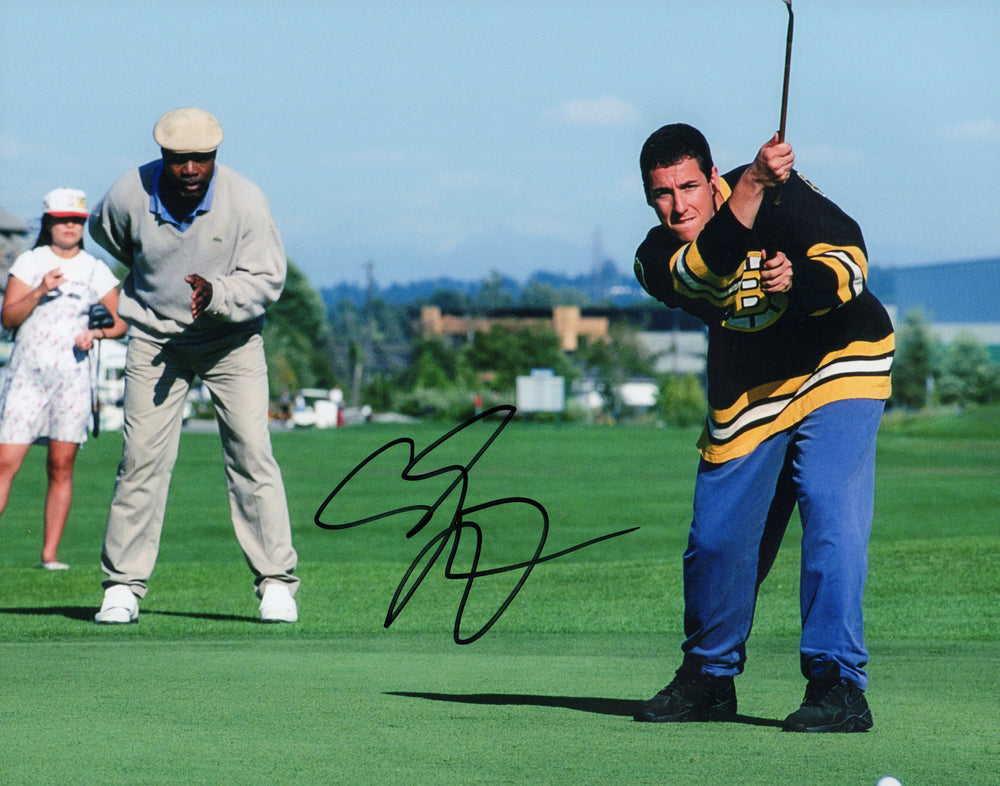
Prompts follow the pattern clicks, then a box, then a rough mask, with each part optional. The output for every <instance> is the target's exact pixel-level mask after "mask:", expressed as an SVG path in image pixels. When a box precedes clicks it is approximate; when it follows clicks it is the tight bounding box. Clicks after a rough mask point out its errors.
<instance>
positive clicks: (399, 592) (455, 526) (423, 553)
mask: <svg viewBox="0 0 1000 786" xmlns="http://www.w3.org/2000/svg"><path fill="white" fill-rule="evenodd" d="M515 412H516V408H515V407H514V406H513V405H510V404H504V405H501V406H497V407H493V408H492V409H488V410H485V411H484V412H482V413H481V414H479V415H476V416H475V417H473V418H471V419H470V420H467V421H466V422H465V423H463V424H461V425H460V426H458V427H456V428H454V429H452V430H451V431H449V432H448V433H447V434H445V435H444V436H443V437H441V438H439V439H438V440H436V441H435V442H433V443H431V445H429V446H428V447H427V448H425V449H424V450H422V451H420V452H419V453H414V450H415V448H416V446H415V444H414V442H413V440H412V439H410V438H408V437H402V438H400V439H396V440H393V441H391V442H389V443H387V444H385V445H383V446H382V447H381V448H379V449H378V450H376V451H375V452H374V453H372V454H371V455H370V456H368V458H366V459H365V460H364V461H362V462H361V463H360V464H358V465H357V466H356V467H355V468H354V469H353V470H351V472H350V473H348V475H347V476H346V477H345V478H344V479H343V480H342V481H340V483H339V484H338V485H337V487H336V488H335V489H334V490H333V491H332V492H330V495H329V496H328V497H327V498H326V499H325V500H324V501H323V504H322V505H320V506H319V509H318V510H317V511H316V515H315V517H314V519H313V520H314V521H315V522H316V525H317V526H319V527H322V528H323V529H331V530H336V529H349V528H351V527H358V526H361V525H362V524H368V523H371V522H373V521H378V520H380V519H384V518H388V517H390V516H395V515H397V514H400V513H408V512H411V511H423V515H422V516H421V518H420V520H419V521H418V522H417V523H416V525H415V526H413V527H412V528H411V529H410V530H409V531H408V532H407V533H406V537H407V538H412V537H414V536H415V535H417V534H418V533H419V532H421V531H422V530H423V529H424V527H426V526H427V524H429V523H430V521H431V519H433V518H434V516H435V514H437V513H438V511H439V510H440V509H441V508H442V506H443V505H444V503H445V501H446V500H447V499H448V498H449V497H450V496H451V494H452V492H453V491H454V490H455V489H456V488H460V492H459V495H458V501H457V504H456V506H455V510H454V513H452V515H451V518H450V521H449V523H448V526H447V527H446V528H445V529H443V530H442V531H441V532H439V533H438V534H437V535H435V536H434V537H433V538H431V539H430V541H428V543H427V545H426V546H424V547H423V548H422V549H421V550H420V553H419V554H417V556H416V558H415V559H414V560H413V562H412V563H411V564H410V567H409V568H407V570H406V573H405V574H404V575H403V578H402V580H401V581H400V582H399V584H398V585H397V587H396V591H395V593H394V594H393V596H392V600H391V601H390V603H389V610H388V612H387V613H386V618H385V627H387V628H388V627H389V626H390V625H392V623H393V622H394V621H395V619H396V617H398V616H399V614H400V613H401V612H402V611H403V608H404V607H405V606H406V604H407V603H408V602H409V601H410V598H412V597H413V594H414V593H415V592H416V591H417V589H418V588H419V586H420V584H421V582H422V581H423V580H424V579H425V578H426V577H427V574H428V573H429V572H430V570H431V568H432V567H434V563H435V562H437V559H438V558H439V557H440V556H441V554H443V553H444V550H445V548H446V547H447V546H448V542H449V541H451V542H452V543H451V553H450V554H449V556H448V559H447V561H446V563H445V578H447V579H457V580H459V581H464V582H465V588H464V590H463V592H462V599H461V601H460V602H459V605H458V613H457V614H456V616H455V628H454V639H455V643H456V644H471V643H472V642H474V641H476V640H477V639H478V638H480V637H481V636H482V635H483V634H484V633H486V631H488V630H489V629H490V628H491V627H493V625H494V624H495V623H496V621H497V620H498V619H500V617H501V615H502V614H503V613H504V611H506V610H507V607H508V606H509V605H510V604H511V602H512V601H513V600H514V598H515V597H516V595H517V593H518V592H520V591H521V588H522V587H523V586H524V583H525V582H526V581H527V580H528V576H529V575H530V574H531V571H532V569H533V568H534V567H535V565H538V564H540V563H542V562H548V561H550V560H554V559H557V558H558V557H563V556H565V555H566V554H569V553H571V552H574V551H577V550H579V549H582V548H586V547H587V546H592V545H593V544H595V543H599V542H601V541H603V540H609V539H611V538H616V537H618V536H620V535H626V534H628V533H629V532H634V531H635V530H637V529H639V528H638V527H631V528H630V529H625V530H621V531H619V532H613V533H610V534H608V535H602V536H601V537H598V538H593V539H592V540H588V541H586V542H584V543H580V544H577V545H576V546H571V547H570V548H567V549H563V550H562V551H558V552H555V553H554V554H547V555H545V556H543V555H542V550H543V549H544V547H545V541H546V539H547V538H548V532H549V515H548V512H547V511H546V510H545V508H544V507H543V506H542V505H541V504H539V503H538V502H536V501H535V500H533V499H530V498H528V497H503V498H501V499H496V500H492V501H490V502H485V503H483V504H480V505H471V506H469V507H466V506H465V498H466V494H467V492H468V488H469V473H470V472H471V471H472V468H473V467H474V466H475V465H476V462H478V461H479V459H480V458H481V457H482V456H483V454H485V453H486V451H487V450H488V449H489V448H490V446H491V445H492V444H493V442H494V441H495V440H496V438H497V437H498V436H499V435H500V432H501V431H503V429H504V428H506V426H507V425H508V424H509V423H510V421H511V419H512V418H513V417H514V413H515ZM501 413H503V416H502V419H501V420H500V423H499V425H498V426H497V427H496V428H495V429H494V430H493V432H492V433H491V434H490V436H489V438H488V439H487V440H486V442H485V443H484V444H483V446H482V447H481V448H479V450H478V452H476V454H475V455H474V456H473V457H472V459H471V460H470V461H469V462H468V463H467V464H464V465H462V464H452V465H447V466H443V467H439V468H437V469H434V470H431V471H429V472H415V471H414V468H415V467H416V466H417V464H418V463H419V462H420V461H421V460H422V459H424V458H425V457H426V456H428V455H429V454H431V453H432V452H433V451H434V449H435V448H438V447H440V446H441V445H443V444H444V443H445V442H447V441H448V440H449V439H451V438H452V437H454V436H455V435H456V434H458V433H459V432H461V431H462V430H463V429H466V428H468V427H469V426H471V425H473V424H474V423H477V422H479V421H481V420H485V419H486V418H490V417H493V416H494V415H500V414H501ZM397 445H408V446H409V453H410V458H409V461H408V462H407V464H406V466H405V467H404V468H403V470H402V472H401V473H400V478H401V479H402V480H406V481H421V480H427V479H428V478H434V477H437V476H439V475H443V474H446V473H455V475H456V477H455V480H454V481H453V482H452V483H451V484H450V485H449V486H448V487H447V488H446V489H445V491H444V493H442V494H441V496H439V497H438V498H437V499H436V500H435V501H434V502H433V503H432V504H430V505H410V506H407V507H403V508H397V509H395V510H388V511H384V512H382V513H376V514H374V515H371V516H367V517H365V518H362V519H358V520H357V521H349V522H344V523H336V524H331V523H327V522H324V521H322V520H321V519H322V516H323V513H324V512H325V511H326V510H327V507H328V506H329V505H330V503H331V502H333V500H334V499H335V498H336V496H337V494H339V493H340V492H341V491H342V490H343V489H344V487H345V486H347V485H348V484H349V483H350V482H351V480H352V479H353V478H354V477H355V476H357V474H358V473H359V472H361V471H362V470H363V469H364V468H365V467H366V466H367V465H368V464H370V463H371V462H372V461H374V460H375V459H376V458H378V457H379V456H381V455H382V454H383V453H385V452H386V451H388V450H391V449H392V448H394V447H396V446H397ZM504 505H527V506H529V507H531V508H534V509H535V510H536V511H537V512H538V514H539V515H540V517H541V532H540V536H539V538H538V545H537V547H536V548H535V552H534V554H532V555H531V558H530V559H528V560H526V561H525V562H519V563H517V564H514V565H505V566H502V567H496V568H490V569H483V570H479V567H478V566H479V558H480V555H481V554H482V546H483V532H482V529H481V527H480V526H479V524H477V523H476V522H475V521H473V520H471V519H469V518H468V517H469V516H470V515H473V514H475V513H476V512H478V511H484V510H488V509H490V508H499V507H501V506H504ZM464 533H471V534H472V535H473V537H474V538H475V540H474V546H475V548H474V554H473V557H472V563H471V568H470V569H469V571H468V572H462V571H459V570H456V569H455V559H456V556H457V555H458V553H459V552H458V548H459V542H460V540H461V538H462V535H463V534H464ZM453 535H454V539H452V536H453ZM428 555H430V558H429V559H427V560H426V562H424V558H425V557H427V556H428ZM422 562H424V565H423V567H422V568H421V567H420V565H421V563H422ZM418 568H419V570H418ZM512 571H523V573H522V574H521V576H520V578H519V579H518V581H517V583H516V584H515V585H514V588H513V589H512V590H511V591H510V593H509V594H508V595H507V597H506V598H505V599H504V601H503V602H502V603H501V604H500V607H499V608H498V609H497V610H496V612H495V613H494V614H493V616H492V617H490V619H489V620H488V621H487V622H486V624H485V625H483V626H482V627H481V628H480V629H479V630H477V631H476V632H475V633H473V634H472V635H471V636H466V637H463V636H462V634H461V627H462V615H463V614H464V612H465V606H466V603H467V601H468V599H469V595H470V593H471V592H472V586H473V583H474V582H475V580H476V579H479V578H482V577H484V576H491V575H495V574H499V573H508V572H512ZM411 579H412V581H411Z"/></svg>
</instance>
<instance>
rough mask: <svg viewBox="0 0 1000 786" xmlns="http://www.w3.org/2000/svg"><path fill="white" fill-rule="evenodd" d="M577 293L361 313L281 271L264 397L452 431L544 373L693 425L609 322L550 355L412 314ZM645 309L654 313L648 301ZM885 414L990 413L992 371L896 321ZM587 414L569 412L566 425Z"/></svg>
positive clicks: (536, 333)
mask: <svg viewBox="0 0 1000 786" xmlns="http://www.w3.org/2000/svg"><path fill="white" fill-rule="evenodd" d="M587 301H588V298H587V296H586V294H585V293H583V292H582V291H580V290H578V289H572V288H565V289H560V288H558V287H554V286H551V285H548V284H544V283H538V282H530V283H529V285H528V286H526V287H524V288H522V289H520V290H519V291H515V290H514V289H512V288H511V287H509V286H506V285H505V281H504V279H502V278H501V277H500V276H499V275H496V274H494V275H493V276H492V277H490V278H489V279H487V280H485V281H484V282H482V283H481V285H480V286H479V287H477V288H476V289H475V291H474V292H473V293H470V292H469V291H455V290H448V289H441V290H437V291H435V292H433V293H432V294H430V295H428V296H426V297H422V298H419V299H418V300H415V301H414V302H411V303H405V304H401V303H390V302H387V301H386V300H384V299H382V298H380V297H379V294H378V292H377V291H376V290H375V288H374V287H370V288H369V291H368V293H367V296H366V297H365V299H364V301H363V302H361V303H359V302H356V301H353V300H350V299H346V298H345V299H342V300H340V301H338V302H335V303H324V301H323V298H322V296H321V295H320V294H319V292H318V291H317V290H316V289H314V288H313V287H312V286H311V285H310V284H309V282H308V280H307V279H306V277H305V276H304V275H303V274H302V272H301V271H300V270H299V269H298V267H296V266H295V265H294V264H293V263H291V262H290V263H289V268H288V279H287V283H286V285H285V291H284V293H283V294H282V297H281V299H280V300H279V301H278V302H277V303H276V304H274V305H273V306H272V307H271V308H270V309H269V310H268V323H267V327H266V329H265V346H266V347H267V353H268V361H269V366H270V385H271V393H272V397H273V398H274V399H275V400H277V399H278V397H279V396H280V395H281V394H282V392H286V391H287V392H294V391H295V390H299V389H302V388H310V387H320V388H332V387H334V386H338V387H340V388H341V389H342V390H344V392H345V394H346V402H347V404H348V405H349V406H350V405H353V406H359V405H361V404H367V405H368V406H370V407H372V409H373V410H375V411H395V412H400V413H403V414H409V415H414V416H422V417H439V418H445V419H450V420H454V419H461V418H465V417H468V416H469V415H471V414H472V413H473V412H474V411H475V408H476V407H477V406H489V405H492V404H493V403H512V402H513V401H514V398H515V396H514V391H515V384H516V383H515V380H516V378H517V376H518V375H522V374H526V373H528V372H529V371H530V370H531V369H533V368H549V369H552V370H553V371H554V372H555V373H556V374H557V375H559V376H562V377H564V378H565V379H566V380H567V384H568V385H570V386H577V385H581V384H582V383H583V382H585V381H586V382H587V383H588V384H589V386H590V388H591V389H593V390H595V391H597V392H598V393H599V394H600V395H601V396H602V397H603V400H604V402H605V406H604V408H603V412H602V413H599V417H604V418H606V419H608V420H617V419H620V418H622V417H644V418H647V419H656V420H658V421H660V422H666V423H670V424H678V425H688V424H694V423H698V422H700V421H701V420H702V419H703V418H704V414H705V396H704V389H703V380H702V379H700V378H699V377H697V376H695V375H676V374H658V373H657V372H656V370H655V368H656V357H654V356H653V355H652V354H651V353H650V352H649V351H648V350H647V349H646V348H645V347H644V346H643V344H642V342H641V341H640V340H639V336H638V333H639V329H640V328H637V327H635V326H633V325H630V324H627V323H626V322H624V321H622V322H614V321H613V322H612V327H611V329H610V335H609V339H608V341H588V340H586V339H585V338H581V344H580V347H579V348H578V350H577V351H576V352H573V353H566V352H564V351H562V350H561V349H560V346H559V340H558V337H557V336H556V335H555V333H554V332H552V331H551V330H549V329H547V328H545V327H539V326H537V325H536V326H527V327H523V328H515V327H509V326H502V325H501V326H495V327H494V328H493V329H491V330H490V331H488V332H474V333H472V334H471V335H468V336H463V337H458V338H452V337H440V338H438V337H434V338H428V337H426V336H423V335H421V333H420V331H419V326H418V322H419V320H418V319H417V314H418V313H419V309H420V307H421V306H423V305H436V306H439V307H440V308H441V309H442V310H443V311H446V312H449V313H464V314H470V315H486V314H490V313H495V312H496V311H498V310H502V309H513V308H551V307H552V306H555V305H586V304H587ZM648 307H649V308H650V309H662V306H661V305H660V304H658V303H653V302H652V301H650V303H649V304H648ZM896 347H897V348H896V359H895V363H894V366H893V394H892V399H891V404H892V405H893V406H896V407H901V408H905V409H911V410H919V409H922V408H925V407H929V406H936V405H945V406H968V405H975V404H989V403H996V402H1000V365H998V364H997V362H996V361H995V360H994V359H993V358H992V357H991V355H990V352H989V349H988V348H987V347H986V346H984V345H983V344H982V342H980V341H979V340H977V339H976V338H975V337H974V336H972V335H971V334H970V335H961V336H959V337H958V338H956V339H955V340H954V341H952V342H950V343H943V342H941V341H940V340H939V339H937V338H936V337H935V336H934V334H933V332H932V330H931V326H930V324H929V322H928V321H927V319H926V317H925V316H924V315H923V314H922V313H921V312H912V313H909V314H907V315H905V316H904V318H903V320H902V321H901V323H900V324H899V325H898V326H897V331H896ZM635 378H645V379H648V380H652V381H654V382H655V383H656V384H657V386H658V388H659V390H660V396H659V401H658V404H657V406H656V407H655V408H654V411H653V412H645V413H639V412H631V411H629V410H628V408H627V407H626V405H625V404H624V402H623V401H621V400H620V397H619V396H618V395H617V391H618V389H619V386H620V385H621V384H622V383H624V382H626V381H628V380H630V379H635ZM592 416H593V415H592V413H590V412H584V411H582V410H581V409H580V408H577V407H575V406H574V405H573V404H572V403H570V404H569V410H568V412H567V413H566V417H577V418H589V417H592Z"/></svg>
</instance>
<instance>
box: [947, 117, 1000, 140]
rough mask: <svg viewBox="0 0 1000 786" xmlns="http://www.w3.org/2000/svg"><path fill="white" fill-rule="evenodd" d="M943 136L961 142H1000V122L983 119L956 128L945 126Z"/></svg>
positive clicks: (994, 119)
mask: <svg viewBox="0 0 1000 786" xmlns="http://www.w3.org/2000/svg"><path fill="white" fill-rule="evenodd" d="M941 135H942V136H943V137H945V138H946V139H952V140H956V141H961V142H1000V120H997V118H995V117H982V118H980V119H979V120H969V121H968V122H965V123H960V124H958V125H954V126H945V127H944V128H942V129H941Z"/></svg>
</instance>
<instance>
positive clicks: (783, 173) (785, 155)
mask: <svg viewBox="0 0 1000 786" xmlns="http://www.w3.org/2000/svg"><path fill="white" fill-rule="evenodd" d="M794 165H795V153H794V152H792V146H791V145H790V144H788V143H787V142H779V141H778V135H777V134H775V135H774V136H773V137H771V139H770V140H769V141H767V142H765V143H764V146H763V147H762V148H761V149H760V150H759V151H758V152H757V157H756V158H755V159H754V160H753V163H752V164H751V165H750V170H749V172H748V174H749V176H750V177H751V178H753V180H754V182H755V183H757V184H758V185H759V186H762V187H763V188H772V187H774V186H779V185H781V184H782V183H784V182H785V181H786V180H788V178H789V177H790V176H791V174H792V167H793V166H794Z"/></svg>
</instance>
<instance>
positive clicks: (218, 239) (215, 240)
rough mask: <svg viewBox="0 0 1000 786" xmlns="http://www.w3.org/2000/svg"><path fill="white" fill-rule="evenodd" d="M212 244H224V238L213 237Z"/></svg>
mask: <svg viewBox="0 0 1000 786" xmlns="http://www.w3.org/2000/svg"><path fill="white" fill-rule="evenodd" d="M212 242H213V243H221V242H222V238H221V237H213V238H212Z"/></svg>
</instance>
